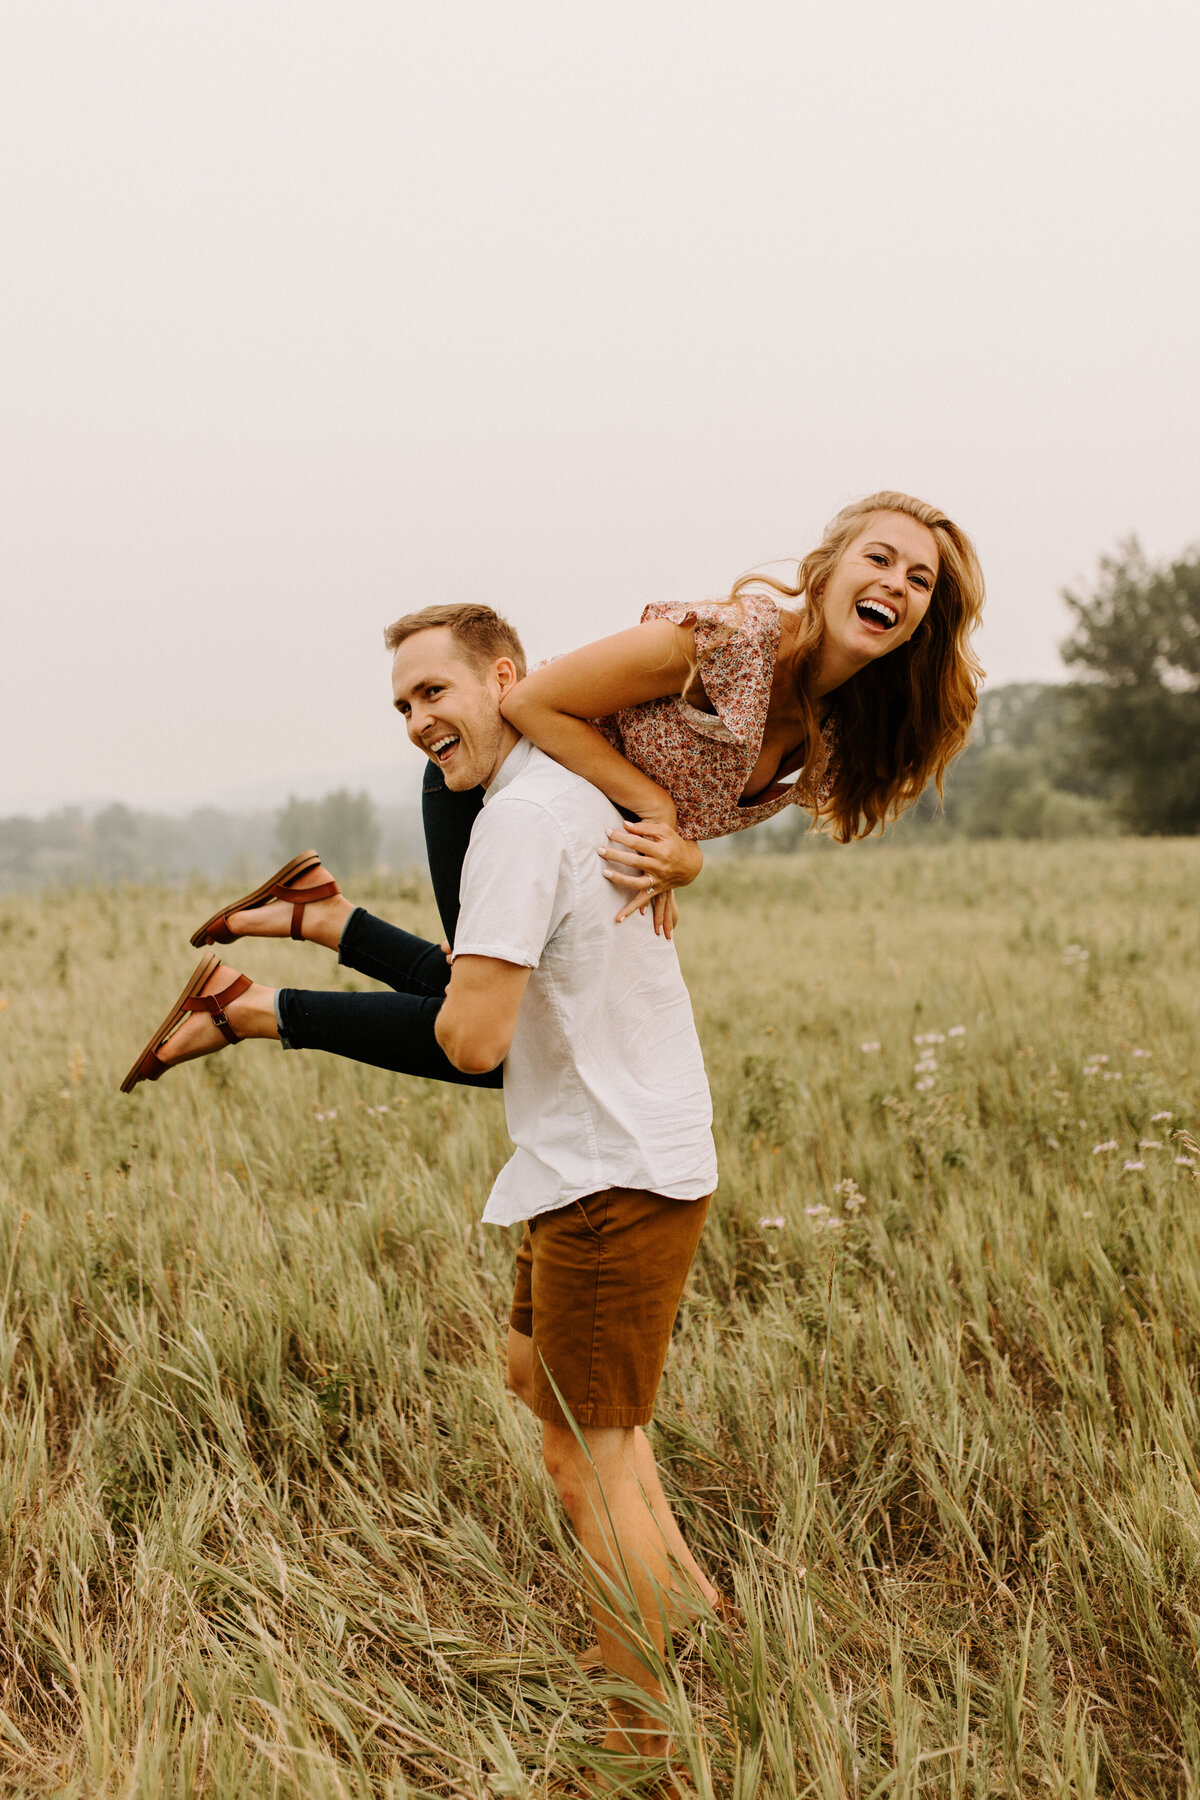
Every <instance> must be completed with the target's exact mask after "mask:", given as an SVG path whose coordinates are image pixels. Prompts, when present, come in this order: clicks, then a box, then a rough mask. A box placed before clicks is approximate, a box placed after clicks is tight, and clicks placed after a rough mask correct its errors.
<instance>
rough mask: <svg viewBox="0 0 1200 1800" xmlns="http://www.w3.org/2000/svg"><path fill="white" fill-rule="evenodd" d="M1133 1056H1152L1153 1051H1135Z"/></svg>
mask: <svg viewBox="0 0 1200 1800" xmlns="http://www.w3.org/2000/svg"><path fill="white" fill-rule="evenodd" d="M1133 1054H1134V1055H1135V1056H1152V1055H1153V1051H1151V1050H1135V1051H1134V1053H1133Z"/></svg>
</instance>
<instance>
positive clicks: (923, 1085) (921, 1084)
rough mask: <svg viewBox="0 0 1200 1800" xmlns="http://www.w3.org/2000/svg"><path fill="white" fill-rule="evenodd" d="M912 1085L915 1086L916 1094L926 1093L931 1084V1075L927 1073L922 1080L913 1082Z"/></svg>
mask: <svg viewBox="0 0 1200 1800" xmlns="http://www.w3.org/2000/svg"><path fill="white" fill-rule="evenodd" d="M914 1086H915V1087H916V1090H917V1092H918V1094H927V1093H928V1092H929V1090H930V1088H931V1087H932V1086H933V1076H932V1075H927V1076H926V1077H925V1079H924V1081H918V1082H915V1083H914Z"/></svg>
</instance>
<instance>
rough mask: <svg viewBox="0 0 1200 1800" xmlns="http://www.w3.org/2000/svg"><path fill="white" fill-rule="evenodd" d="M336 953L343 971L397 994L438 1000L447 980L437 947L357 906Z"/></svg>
mask: <svg viewBox="0 0 1200 1800" xmlns="http://www.w3.org/2000/svg"><path fill="white" fill-rule="evenodd" d="M337 953H338V961H339V962H340V963H341V964H342V966H343V967H344V968H347V969H357V970H358V972H359V974H360V975H369V976H370V978H371V980H372V981H382V982H384V983H386V985H387V986H388V987H390V988H394V989H395V990H396V992H397V993H398V994H418V995H420V996H422V997H423V998H425V999H429V998H431V997H433V998H440V997H441V995H443V994H444V993H445V992H446V984H447V982H448V981H449V980H450V964H449V963H448V962H447V961H446V958H445V956H444V955H443V954H442V948H441V945H440V944H431V943H430V941H429V939H428V938H422V937H415V936H414V935H413V933H412V932H411V931H402V930H401V929H400V927H399V925H389V924H388V923H387V921H386V920H384V919H377V918H376V917H375V915H374V913H369V912H368V911H367V910H366V908H365V907H362V906H356V907H355V908H354V910H353V912H352V913H351V914H350V917H349V918H348V919H347V921H346V926H345V929H344V930H343V932H342V934H341V937H340V939H339V940H338V945H337Z"/></svg>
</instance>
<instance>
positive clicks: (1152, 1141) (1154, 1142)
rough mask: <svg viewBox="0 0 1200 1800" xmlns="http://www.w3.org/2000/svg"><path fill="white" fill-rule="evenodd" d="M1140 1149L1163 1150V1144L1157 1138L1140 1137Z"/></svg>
mask: <svg viewBox="0 0 1200 1800" xmlns="http://www.w3.org/2000/svg"><path fill="white" fill-rule="evenodd" d="M1138 1149H1139V1150H1161V1149H1162V1145H1161V1144H1160V1143H1159V1141H1158V1139H1157V1138H1139V1139H1138Z"/></svg>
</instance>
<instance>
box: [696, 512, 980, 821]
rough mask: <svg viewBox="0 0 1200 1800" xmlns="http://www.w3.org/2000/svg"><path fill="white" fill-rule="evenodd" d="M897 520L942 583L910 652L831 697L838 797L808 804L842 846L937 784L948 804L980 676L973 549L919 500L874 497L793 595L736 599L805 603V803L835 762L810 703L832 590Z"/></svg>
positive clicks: (788, 591)
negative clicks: (848, 559) (874, 526)
mask: <svg viewBox="0 0 1200 1800" xmlns="http://www.w3.org/2000/svg"><path fill="white" fill-rule="evenodd" d="M889 512H890V513H904V514H906V515H907V516H908V518H910V519H916V520H917V521H918V523H920V524H922V525H924V526H926V527H927V529H928V530H929V531H931V532H932V533H933V536H934V538H935V540H936V542H937V547H938V576H937V581H936V582H935V583H934V589H933V593H932V594H931V595H930V599H929V609H928V611H927V612H926V614H925V617H924V618H923V619H922V621H921V623H920V624H919V625H918V626H917V629H916V630H915V631H914V632H913V634H912V636H911V637H910V638H909V639H908V641H907V643H904V644H901V645H899V646H898V647H897V648H896V649H895V650H892V651H889V652H888V654H887V655H886V656H881V657H878V658H876V660H875V661H873V662H870V663H868V664H867V666H866V668H864V669H860V670H859V672H858V674H857V675H855V676H852V677H851V679H850V680H849V681H847V682H845V683H844V685H843V686H842V687H840V688H838V689H836V691H835V692H834V694H833V696H832V701H831V704H832V708H833V710H834V713H835V715H836V720H837V744H836V751H835V755H834V768H833V780H832V785H831V789H830V793H829V797H828V799H827V800H825V801H824V803H822V804H818V803H817V801H816V800H815V799H810V800H809V801H808V804H809V805H810V807H811V809H812V812H813V816H814V818H816V819H817V820H818V821H820V822H828V824H829V828H830V830H831V831H832V833H833V835H834V837H836V838H837V839H838V841H839V842H840V843H843V844H846V843H849V842H850V841H851V840H852V839H853V838H857V837H866V836H867V835H868V833H869V832H871V831H873V830H874V829H875V827H876V825H878V826H880V827H881V828H882V827H883V826H885V825H886V824H887V823H888V821H889V820H890V819H895V818H897V817H898V816H899V814H900V813H902V812H903V811H904V809H905V807H908V806H911V805H912V804H913V802H914V801H915V800H916V799H917V797H918V795H919V794H920V793H921V791H922V789H923V788H924V787H925V786H926V784H927V783H928V782H929V780H930V779H931V778H932V779H933V780H934V781H935V782H936V783H937V790H938V794H939V795H940V794H941V792H942V782H943V779H944V777H945V773H946V769H947V767H948V765H949V763H950V762H951V760H952V758H953V757H955V756H956V755H957V754H958V752H959V751H960V750H961V749H962V747H963V745H964V744H965V743H966V741H967V736H968V734H969V732H970V729H971V720H972V717H973V716H974V712H975V705H976V701H977V698H978V694H977V691H976V690H977V685H978V682H979V678H980V676H981V675H982V674H983V670H982V668H981V667H980V664H979V661H978V659H977V658H976V656H975V654H974V652H973V651H972V649H971V644H970V639H971V634H972V633H973V632H974V630H975V629H976V627H977V626H978V624H979V619H980V614H981V612H982V609H983V571H982V569H981V568H980V566H979V558H978V557H977V556H976V554H975V546H974V545H973V544H972V542H971V540H970V538H969V537H968V536H967V534H966V532H964V531H961V530H960V529H959V527H958V526H957V525H955V524H954V522H953V521H952V520H950V519H948V518H946V516H945V514H944V513H941V512H939V511H938V509H937V507H936V506H927V505H926V503H925V502H924V501H923V500H914V499H913V497H912V495H911V494H895V493H882V494H868V496H867V498H866V499H865V500H856V501H855V502H854V503H853V505H851V506H844V507H843V508H842V510H841V512H840V513H838V515H837V517H836V518H835V519H834V520H833V521H832V523H831V524H830V525H828V526H827V528H826V531H825V536H824V538H823V539H822V541H821V543H819V544H818V545H817V547H816V549H815V550H810V551H809V553H808V555H807V556H805V557H803V558H802V559H801V562H800V566H799V569H798V570H797V574H796V585H795V586H794V587H789V586H788V584H787V583H786V582H783V581H779V580H777V579H776V578H775V577H774V576H771V575H756V574H749V575H743V576H742V577H741V578H740V579H739V580H738V581H735V582H734V584H733V589H732V591H731V594H730V599H731V600H732V601H733V602H735V603H737V602H739V601H740V599H741V596H742V595H743V594H744V593H746V592H747V591H748V590H750V589H752V588H754V587H762V586H766V587H769V588H773V589H774V591H775V592H776V593H777V594H782V595H784V596H786V597H787V598H788V599H792V600H795V599H798V598H799V597H800V596H801V595H803V596H804V599H805V608H804V616H803V620H802V623H801V627H800V639H799V644H798V649H797V669H798V680H797V693H798V697H799V699H800V702H801V705H802V707H803V709H804V712H805V715H806V717H805V732H806V737H807V743H808V746H809V749H808V754H807V757H806V760H805V765H804V771H803V774H802V775H801V777H800V780H801V782H802V783H803V788H802V792H803V793H804V794H805V795H809V796H812V795H815V794H816V791H817V788H818V786H819V785H820V782H821V778H822V776H823V775H824V774H825V770H826V759H827V753H826V747H825V741H824V739H823V737H822V735H821V725H820V721H819V718H818V715H817V704H816V699H815V696H814V695H813V692H812V686H813V682H814V679H815V677H816V673H817V670H818V668H819V666H820V649H821V641H822V639H823V637H824V634H825V607H824V600H825V590H826V587H827V586H828V584H829V578H830V576H831V575H832V574H833V571H834V569H835V568H836V567H837V565H838V563H839V561H840V560H841V557H842V555H843V553H844V552H845V550H846V548H847V546H848V545H849V544H850V543H851V542H852V541H853V539H854V538H855V537H857V535H858V533H859V532H860V530H861V529H862V528H863V526H864V524H865V522H866V520H867V519H869V518H870V517H871V516H872V514H874V513H889ZM713 647H715V646H710V650H709V654H711V648H713ZM701 679H703V675H701Z"/></svg>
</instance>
